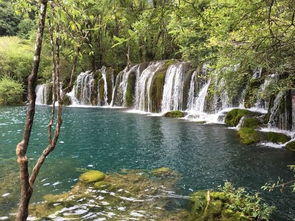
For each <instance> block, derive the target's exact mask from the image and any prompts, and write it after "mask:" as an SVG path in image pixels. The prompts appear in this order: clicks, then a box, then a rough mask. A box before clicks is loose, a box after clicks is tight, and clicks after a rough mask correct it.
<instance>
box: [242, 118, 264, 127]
mask: <svg viewBox="0 0 295 221" xmlns="http://www.w3.org/2000/svg"><path fill="white" fill-rule="evenodd" d="M260 125H261V123H260V121H259V120H258V119H257V118H245V119H244V121H243V124H242V127H247V128H253V129H256V128H258V127H259V126H260Z"/></svg>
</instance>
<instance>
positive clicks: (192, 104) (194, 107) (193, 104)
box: [187, 72, 211, 113]
mask: <svg viewBox="0 0 295 221" xmlns="http://www.w3.org/2000/svg"><path fill="white" fill-rule="evenodd" d="M195 76H196V72H194V74H193V76H192V80H191V83H190V90H189V99H188V109H187V111H188V112H189V113H195V112H197V113H200V112H204V107H205V98H206V96H207V91H208V88H209V86H210V83H211V80H208V82H207V83H206V84H205V85H204V86H203V88H202V89H201V90H200V91H199V94H198V96H197V97H195V96H194V90H195V84H194V78H195Z"/></svg>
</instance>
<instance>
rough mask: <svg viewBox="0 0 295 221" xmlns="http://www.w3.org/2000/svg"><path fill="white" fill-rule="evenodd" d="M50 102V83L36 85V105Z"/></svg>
mask: <svg viewBox="0 0 295 221" xmlns="http://www.w3.org/2000/svg"><path fill="white" fill-rule="evenodd" d="M51 103H52V86H51V84H41V85H37V87H36V105H50V104H51Z"/></svg>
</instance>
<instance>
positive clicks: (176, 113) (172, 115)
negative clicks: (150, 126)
mask: <svg viewBox="0 0 295 221" xmlns="http://www.w3.org/2000/svg"><path fill="white" fill-rule="evenodd" d="M164 117H170V118H182V117H184V113H183V112H181V111H170V112H167V113H166V114H164Z"/></svg>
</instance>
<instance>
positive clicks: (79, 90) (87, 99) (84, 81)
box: [68, 71, 94, 105]
mask: <svg viewBox="0 0 295 221" xmlns="http://www.w3.org/2000/svg"><path fill="white" fill-rule="evenodd" d="M93 89H94V78H93V74H92V73H91V72H90V71H86V72H82V73H81V74H79V75H78V77H77V80H76V84H75V86H74V87H73V89H72V91H71V92H70V93H68V96H69V97H70V99H71V101H72V104H74V105H77V104H82V105H91V96H92V92H93Z"/></svg>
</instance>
